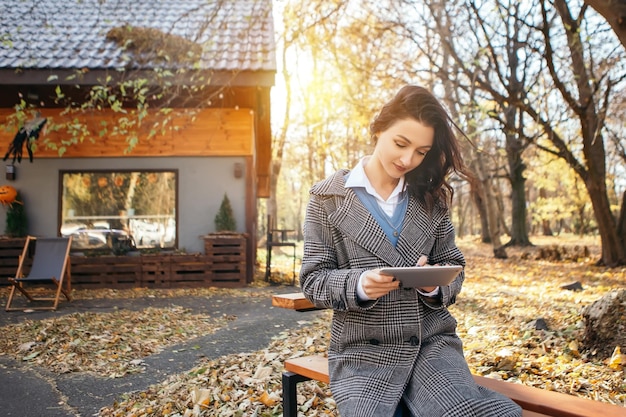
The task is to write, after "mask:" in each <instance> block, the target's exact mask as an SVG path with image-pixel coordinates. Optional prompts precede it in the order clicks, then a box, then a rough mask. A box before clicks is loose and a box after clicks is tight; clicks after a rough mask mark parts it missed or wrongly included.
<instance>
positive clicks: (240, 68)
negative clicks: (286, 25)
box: [0, 0, 276, 281]
mask: <svg viewBox="0 0 626 417" xmlns="http://www.w3.org/2000/svg"><path fill="white" fill-rule="evenodd" d="M275 72H276V65H275V41H274V27H273V20H272V2H271V0H214V1H206V0H180V1H170V0H122V1H118V0H116V1H111V0H104V1H103V0H81V1H78V0H76V1H62V2H61V1H57V0H3V1H2V3H1V4H0V92H1V93H0V151H5V152H6V151H8V150H9V146H10V144H11V143H12V141H13V139H14V138H15V136H16V133H17V132H18V130H19V129H20V128H21V127H24V126H25V127H26V128H27V131H28V132H30V131H32V127H33V126H34V124H33V123H36V122H37V121H41V120H43V119H45V120H46V122H45V125H44V127H43V129H42V132H41V133H40V134H39V137H38V138H37V139H35V140H34V141H33V143H34V146H33V161H32V163H31V162H30V161H29V155H28V150H27V147H26V144H22V146H20V147H19V149H21V150H22V151H23V155H22V160H21V161H19V160H17V159H16V160H15V161H14V160H13V159H14V158H15V157H16V155H15V153H10V154H9V155H8V157H7V159H6V160H5V165H6V170H7V174H6V178H2V180H1V181H0V185H11V186H13V187H14V188H16V189H17V190H18V191H19V192H20V194H21V197H22V199H23V202H24V207H25V209H26V212H27V215H28V220H29V233H31V234H34V235H40V236H54V235H58V234H61V232H63V233H64V234H65V233H69V234H72V233H74V234H75V237H77V239H76V240H77V241H78V240H81V242H82V244H84V245H86V246H85V247H89V245H98V244H99V241H101V240H102V239H103V238H104V239H106V238H110V237H111V236H117V235H116V234H118V233H119V235H120V236H121V235H126V234H128V233H131V234H133V233H134V234H136V235H137V236H139V234H141V239H138V238H137V236H135V244H138V245H139V244H141V245H144V246H146V247H149V246H161V247H176V248H178V249H180V250H184V251H186V252H188V253H189V252H192V253H193V252H202V251H203V244H204V243H203V240H202V238H201V237H202V236H203V235H206V234H207V233H210V232H214V231H215V226H214V218H215V215H216V213H217V211H218V209H219V206H220V204H221V202H222V199H223V197H224V196H225V195H226V196H227V197H228V199H229V200H230V202H231V205H232V208H233V212H234V215H235V219H236V222H237V231H238V232H245V233H247V234H248V236H249V237H250V238H249V239H248V242H247V248H246V253H247V257H248V259H255V258H256V250H255V244H254V243H255V241H256V218H257V213H256V200H257V198H262V197H268V194H269V173H270V172H269V169H270V157H271V132H270V100H269V97H270V88H271V87H272V85H273V84H274V76H275ZM142 181H143V182H142ZM144 183H145V184H148V185H145V186H144V185H139V184H144ZM122 184H132V185H131V186H130V188H125V189H124V191H123V192H121V193H120V192H117V191H115V187H116V186H118V185H119V186H121V185H122ZM159 184H162V185H161V188H158V185H159ZM72 187H78V188H72ZM163 187H165V188H163ZM110 188H113V189H114V191H110V190H109V189H110ZM89 190H91V191H89ZM140 191H142V192H143V194H144V195H143V197H142V199H140V198H139V197H138V194H140ZM86 192H89V193H93V195H92V194H90V195H89V196H88V197H85V196H84V195H82V196H80V197H76V194H77V193H78V194H80V193H83V194H84V193H86ZM72 193H73V194H72ZM95 194H98V195H97V196H96V195H95ZM131 194H132V195H131ZM85 199H87V200H85ZM85 201H88V203H86V202H85ZM148 202H151V204H149V203H148ZM136 204H138V205H139V206H140V207H137V206H135V205H136ZM157 205H158V206H159V207H157V208H155V207H156V206H157ZM88 206H89V207H88ZM96 206H98V207H99V208H95V207H96ZM104 206H110V207H108V208H107V209H106V210H107V211H105V212H100V211H98V210H104ZM148 206H151V207H152V208H151V209H148ZM149 210H153V211H149ZM3 226H4V225H3V224H2V222H0V234H1V232H2V231H3ZM129 228H132V229H133V230H132V231H130V232H129ZM98 229H100V230H98ZM122 229H123V230H122ZM94 230H95V231H94ZM78 237H80V239H78ZM117 237H119V236H117ZM109 243H110V242H109ZM253 267H254V262H248V270H247V279H248V281H250V280H251V279H252V276H253Z"/></svg>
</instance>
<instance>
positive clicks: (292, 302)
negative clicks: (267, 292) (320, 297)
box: [272, 292, 316, 311]
mask: <svg viewBox="0 0 626 417" xmlns="http://www.w3.org/2000/svg"><path fill="white" fill-rule="evenodd" d="M272 305H273V306H274V307H280V308H286V309H289V310H296V311H309V310H316V307H315V306H314V305H313V303H311V302H310V301H309V300H307V299H306V298H305V297H304V295H303V294H302V293H301V292H294V293H289V294H274V295H273V296H272Z"/></svg>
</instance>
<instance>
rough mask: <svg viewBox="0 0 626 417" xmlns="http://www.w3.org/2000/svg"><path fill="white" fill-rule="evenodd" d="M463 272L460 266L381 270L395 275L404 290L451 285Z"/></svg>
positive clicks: (383, 272) (382, 272) (386, 273)
mask: <svg viewBox="0 0 626 417" xmlns="http://www.w3.org/2000/svg"><path fill="white" fill-rule="evenodd" d="M462 270H463V267H462V266H460V265H431V266H410V267H405V268H381V270H380V273H381V274H385V275H393V276H394V277H395V278H396V279H397V280H399V281H400V282H401V283H402V285H401V286H402V287H403V288H416V287H437V286H439V287H441V286H445V285H448V284H450V283H451V282H452V281H454V279H455V278H456V277H457V275H459V273H460V272H461V271H462Z"/></svg>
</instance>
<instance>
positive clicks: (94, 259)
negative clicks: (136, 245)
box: [70, 256, 142, 288]
mask: <svg viewBox="0 0 626 417" xmlns="http://www.w3.org/2000/svg"><path fill="white" fill-rule="evenodd" d="M70 261H71V274H72V275H71V276H72V278H71V279H72V287H74V288H135V287H139V286H141V282H142V266H141V258H140V257H132V256H71V257H70Z"/></svg>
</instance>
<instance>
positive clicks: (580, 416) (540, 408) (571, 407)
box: [284, 355, 626, 417]
mask: <svg viewBox="0 0 626 417" xmlns="http://www.w3.org/2000/svg"><path fill="white" fill-rule="evenodd" d="M284 365H285V370H287V371H290V372H293V373H295V374H298V375H302V376H304V377H307V378H309V379H313V380H317V381H321V382H324V383H326V384H328V383H329V382H330V378H329V376H328V359H327V358H326V357H324V356H319V355H312V356H302V357H299V358H292V359H287V360H286V361H285V364H284ZM474 380H475V381H476V383H478V384H479V385H482V386H484V387H486V388H489V389H491V390H493V391H496V392H499V393H500V394H503V395H505V396H507V397H509V398H511V399H512V400H513V401H515V402H516V403H518V404H519V405H520V406H521V407H522V408H523V409H524V413H523V416H524V417H541V416H552V417H624V416H626V408H625V407H619V406H616V405H611V404H606V403H602V402H600V401H593V400H589V399H586V398H580V397H575V396H573V395H567V394H563V393H559V392H554V391H546V390H543V389H540V388H533V387H529V386H526V385H522V384H515V383H512V382H507V381H502V380H497V379H493V378H486V377H484V376H478V375H474Z"/></svg>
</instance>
